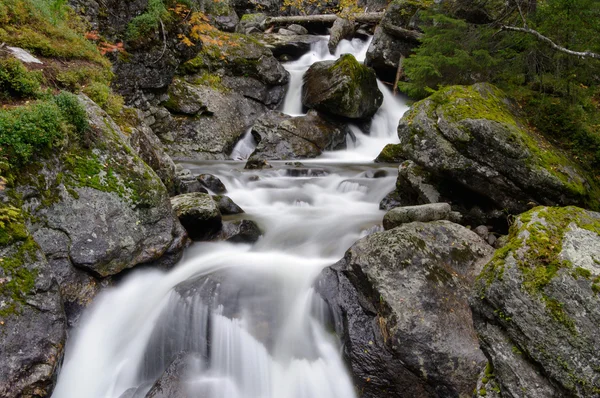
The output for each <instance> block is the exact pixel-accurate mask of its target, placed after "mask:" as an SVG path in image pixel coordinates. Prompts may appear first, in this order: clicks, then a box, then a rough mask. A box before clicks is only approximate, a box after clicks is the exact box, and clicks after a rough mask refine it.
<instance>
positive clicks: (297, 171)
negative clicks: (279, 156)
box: [285, 167, 329, 177]
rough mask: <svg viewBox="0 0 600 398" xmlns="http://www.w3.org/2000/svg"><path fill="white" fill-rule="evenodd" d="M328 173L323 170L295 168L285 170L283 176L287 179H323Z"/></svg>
mask: <svg viewBox="0 0 600 398" xmlns="http://www.w3.org/2000/svg"><path fill="white" fill-rule="evenodd" d="M328 174H329V172H327V170H325V169H317V168H304V167H302V168H301V167H295V168H293V169H285V175H286V176H288V177H323V176H326V175H328Z"/></svg>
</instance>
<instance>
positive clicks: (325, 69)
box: [302, 54, 383, 119]
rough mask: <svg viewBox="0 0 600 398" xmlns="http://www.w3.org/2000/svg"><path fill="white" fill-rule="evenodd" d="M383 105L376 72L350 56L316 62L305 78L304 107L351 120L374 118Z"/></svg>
mask: <svg viewBox="0 0 600 398" xmlns="http://www.w3.org/2000/svg"><path fill="white" fill-rule="evenodd" d="M382 102H383V94H381V91H379V88H377V80H376V77H375V72H373V70H372V69H370V68H368V67H366V66H363V65H361V64H360V63H358V61H357V60H356V59H355V58H354V56H353V55H351V54H344V55H342V56H341V57H340V58H339V59H338V60H337V61H321V62H315V63H314V64H312V65H311V66H310V68H309V69H308V71H307V72H306V74H305V75H304V85H303V86H302V103H303V104H304V106H306V107H308V108H312V109H316V110H318V111H321V112H325V113H329V114H332V115H337V116H342V117H347V118H351V119H365V118H368V117H370V116H373V115H374V114H375V112H377V109H379V107H380V106H381V103H382Z"/></svg>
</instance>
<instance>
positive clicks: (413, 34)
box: [381, 23, 423, 43]
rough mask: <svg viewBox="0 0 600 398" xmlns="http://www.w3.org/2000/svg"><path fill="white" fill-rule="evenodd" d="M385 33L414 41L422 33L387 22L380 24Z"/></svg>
mask: <svg viewBox="0 0 600 398" xmlns="http://www.w3.org/2000/svg"><path fill="white" fill-rule="evenodd" d="M381 27H382V28H383V30H384V31H385V33H387V34H389V35H390V36H394V37H395V38H397V39H402V40H409V41H414V42H416V43H418V42H419V40H420V39H421V38H422V37H423V33H421V32H418V31H416V30H410V29H404V28H401V27H399V26H394V25H391V24H389V23H383V24H381Z"/></svg>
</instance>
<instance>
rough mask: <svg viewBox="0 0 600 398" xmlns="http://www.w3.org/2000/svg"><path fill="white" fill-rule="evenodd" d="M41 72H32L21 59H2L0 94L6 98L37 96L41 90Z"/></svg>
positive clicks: (0, 64)
mask: <svg viewBox="0 0 600 398" xmlns="http://www.w3.org/2000/svg"><path fill="white" fill-rule="evenodd" d="M41 81H42V73H41V72H30V71H28V70H27V68H25V66H24V65H23V64H22V63H21V61H19V60H17V59H14V58H4V59H0V96H2V97H4V98H9V97H17V98H29V97H35V96H36V95H37V94H38V93H39V92H40V82H41Z"/></svg>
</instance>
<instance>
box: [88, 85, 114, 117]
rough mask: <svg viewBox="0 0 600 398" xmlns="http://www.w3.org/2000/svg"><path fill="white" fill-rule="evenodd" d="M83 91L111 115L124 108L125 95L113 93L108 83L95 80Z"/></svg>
mask: <svg viewBox="0 0 600 398" xmlns="http://www.w3.org/2000/svg"><path fill="white" fill-rule="evenodd" d="M83 92H84V93H85V94H86V95H87V96H88V97H90V98H91V100H92V101H94V102H95V103H96V104H98V106H100V108H102V109H104V110H105V111H106V112H107V113H108V114H109V115H110V116H117V115H118V114H119V113H121V109H123V97H121V96H120V95H116V94H113V93H112V91H111V90H110V87H108V86H107V85H106V84H103V83H98V82H94V83H92V84H90V85H89V86H87V87H86V88H84V89H83Z"/></svg>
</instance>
